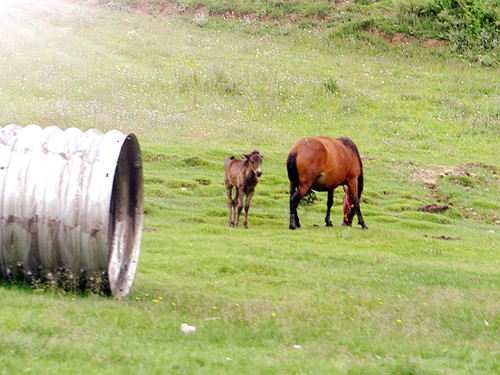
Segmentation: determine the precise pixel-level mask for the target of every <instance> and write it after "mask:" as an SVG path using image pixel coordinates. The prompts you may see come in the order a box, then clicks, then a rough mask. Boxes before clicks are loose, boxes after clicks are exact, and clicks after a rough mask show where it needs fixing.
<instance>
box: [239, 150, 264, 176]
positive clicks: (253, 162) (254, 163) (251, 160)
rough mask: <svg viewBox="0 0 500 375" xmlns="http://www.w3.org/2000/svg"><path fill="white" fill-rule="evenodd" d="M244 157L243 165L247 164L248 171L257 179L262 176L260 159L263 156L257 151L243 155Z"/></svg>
mask: <svg viewBox="0 0 500 375" xmlns="http://www.w3.org/2000/svg"><path fill="white" fill-rule="evenodd" d="M243 156H244V157H245V159H246V160H245V164H247V163H248V165H249V166H250V169H251V170H252V172H253V173H255V175H256V176H257V177H260V175H261V174H262V158H263V156H262V155H261V154H259V151H257V150H255V151H253V152H252V153H251V154H243Z"/></svg>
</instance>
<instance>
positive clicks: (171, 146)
mask: <svg viewBox="0 0 500 375" xmlns="http://www.w3.org/2000/svg"><path fill="white" fill-rule="evenodd" d="M98 3H106V4H107V5H110V4H114V5H116V6H114V7H110V6H98V5H99V4H98ZM184 3H186V4H188V5H189V3H188V2H184ZM211 3H214V2H211ZM299 3H301V4H302V3H305V2H297V4H299ZM353 3H358V2H353ZM120 4H121V3H120V2H83V1H81V2H80V1H61V0H42V1H37V2H29V1H27V0H23V1H4V2H2V3H1V4H0V64H1V67H2V68H1V69H0V123H1V124H2V125H6V124H9V123H15V124H19V125H28V124H31V123H35V124H38V125H40V126H43V127H46V126H49V125H57V126H60V127H62V128H68V127H71V126H76V127H79V128H82V129H90V128H98V129H101V130H103V131H107V130H110V129H119V130H121V131H122V132H124V133H129V132H133V133H135V134H136V135H137V137H138V139H139V142H140V143H141V148H142V157H143V167H144V179H145V214H146V215H145V227H144V233H143V241H142V248H141V255H140V260H139V266H138V270H137V274H136V277H135V280H134V285H133V287H132V290H131V293H130V295H129V296H128V297H126V298H123V299H115V298H112V297H104V296H99V295H87V294H81V293H78V292H75V291H63V290H57V289H55V290H54V289H51V288H46V289H43V288H32V287H31V286H29V285H24V284H7V283H2V284H0V301H2V304H1V306H0V361H1V363H2V365H1V366H0V374H19V373H24V372H26V373H30V372H31V373H37V374H53V373H61V374H84V373H91V374H94V373H95V374H116V373H120V374H235V373H241V374H325V373H327V374H495V373H499V372H500V340H499V337H500V273H499V269H500V236H499V232H500V226H499V224H500V200H499V197H500V181H499V172H498V168H499V167H500V152H499V144H500V89H499V84H500V76H499V75H498V70H497V69H496V68H494V67H489V66H485V64H481V63H480V62H477V63H474V62H471V61H470V59H468V58H467V59H466V58H463V57H460V55H459V54H457V53H453V52H450V50H449V48H448V47H447V46H446V45H442V46H438V47H436V48H425V47H424V46H422V45H421V44H419V43H411V44H410V43H409V44H406V43H403V44H401V43H399V44H389V43H386V42H385V40H384V36H383V35H382V36H380V37H377V36H374V35H371V34H370V35H369V36H367V37H366V38H359V31H357V32H356V34H353V35H343V36H335V35H333V34H335V33H332V32H331V31H325V29H324V28H322V27H321V26H318V27H307V28H304V27H296V26H294V25H293V24H288V23H279V24H277V25H274V24H272V23H259V22H254V21H252V22H246V21H245V20H244V19H243V20H242V21H239V20H238V19H228V20H224V19H223V18H222V17H216V16H212V15H210V16H208V19H206V20H205V21H206V22H205V21H203V22H201V21H200V18H199V17H198V18H196V17H195V14H194V13H189V12H187V13H186V14H174V15H171V16H166V15H162V14H159V13H158V12H149V13H152V14H151V15H150V14H144V13H148V12H136V13H130V12H126V11H125V10H124V7H122V6H118V5H120ZM179 4H180V3H179ZM325 35H330V38H328V39H326V38H325ZM307 135H327V136H332V137H338V136H343V135H345V136H349V137H350V138H352V139H353V140H354V141H355V142H356V144H357V145H358V148H359V150H360V153H361V154H362V156H363V163H364V173H365V191H364V193H363V197H362V202H361V210H362V212H363V215H364V218H365V221H366V224H367V225H368V227H369V228H370V229H369V230H368V231H363V230H361V228H360V227H359V226H356V225H354V226H353V227H352V228H346V227H342V226H341V225H340V224H341V222H342V212H341V211H342V210H341V199H342V192H341V190H340V189H339V190H337V192H336V196H335V201H334V207H333V209H332V221H333V222H334V226H333V228H326V227H325V226H324V215H325V209H326V195H325V194H324V193H323V194H322V193H318V194H317V195H318V200H317V201H316V202H315V204H314V205H312V206H308V207H300V208H299V215H300V218H301V223H302V228H301V229H300V230H298V231H290V230H289V229H288V204H289V203H288V202H289V197H288V189H289V185H288V179H287V175H286V168H285V160H286V156H287V153H288V150H289V149H290V147H291V146H292V145H293V143H294V142H295V140H296V139H298V138H300V137H303V136H307ZM254 149H258V150H259V151H260V152H261V153H262V154H263V155H264V162H263V175H262V177H261V179H260V182H259V185H258V186H257V189H256V193H255V195H254V197H253V200H252V204H251V207H250V214H249V229H248V230H244V229H243V228H238V229H236V230H234V229H229V228H227V205H226V196H225V188H224V168H223V165H224V161H225V160H226V159H227V158H228V157H229V156H231V155H232V154H234V155H236V156H240V155H241V154H242V153H243V152H250V151H252V150H254ZM431 204H434V205H437V206H440V207H443V206H446V207H447V209H446V210H444V211H442V212H439V213H428V212H422V211H421V210H419V208H422V207H424V206H426V205H431ZM355 223H356V219H355ZM182 323H188V324H190V325H193V326H195V327H196V328H197V330H196V333H194V334H190V335H185V334H183V333H182V332H181V330H180V327H181V324H182Z"/></svg>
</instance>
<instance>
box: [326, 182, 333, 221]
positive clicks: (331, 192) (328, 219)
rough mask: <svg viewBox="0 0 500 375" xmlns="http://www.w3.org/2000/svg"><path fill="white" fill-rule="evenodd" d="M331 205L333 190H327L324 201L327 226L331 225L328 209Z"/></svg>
mask: <svg viewBox="0 0 500 375" xmlns="http://www.w3.org/2000/svg"><path fill="white" fill-rule="evenodd" d="M332 205H333V190H329V191H328V199H327V201H326V216H325V223H326V226H327V227H331V226H332V221H331V220H330V210H331V208H332Z"/></svg>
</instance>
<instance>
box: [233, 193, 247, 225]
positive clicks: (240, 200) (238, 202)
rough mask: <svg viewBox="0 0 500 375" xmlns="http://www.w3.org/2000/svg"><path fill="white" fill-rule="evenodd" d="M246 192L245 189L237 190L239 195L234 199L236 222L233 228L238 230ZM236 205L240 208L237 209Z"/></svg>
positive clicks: (234, 221)
mask: <svg viewBox="0 0 500 375" xmlns="http://www.w3.org/2000/svg"><path fill="white" fill-rule="evenodd" d="M244 195H245V192H244V190H243V189H237V194H236V197H235V198H234V220H233V226H234V227H235V228H238V223H239V221H240V214H241V210H243V198H244ZM236 205H238V207H237V208H236Z"/></svg>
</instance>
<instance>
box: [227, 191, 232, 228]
mask: <svg viewBox="0 0 500 375" xmlns="http://www.w3.org/2000/svg"><path fill="white" fill-rule="evenodd" d="M226 194H227V208H228V209H229V221H228V223H227V226H228V227H231V226H232V225H233V220H232V216H233V215H232V210H233V197H232V195H233V187H232V186H227V185H226Z"/></svg>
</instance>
